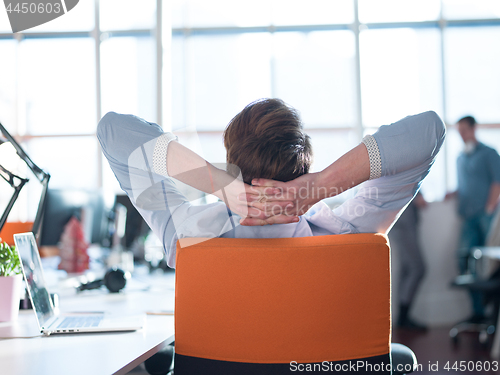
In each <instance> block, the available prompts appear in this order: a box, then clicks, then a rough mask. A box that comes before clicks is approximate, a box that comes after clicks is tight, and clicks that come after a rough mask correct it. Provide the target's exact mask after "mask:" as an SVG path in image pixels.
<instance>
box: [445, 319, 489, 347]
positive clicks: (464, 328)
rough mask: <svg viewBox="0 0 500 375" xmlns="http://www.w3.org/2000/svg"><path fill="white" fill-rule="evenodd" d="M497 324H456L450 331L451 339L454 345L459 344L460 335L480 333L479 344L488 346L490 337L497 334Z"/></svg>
mask: <svg viewBox="0 0 500 375" xmlns="http://www.w3.org/2000/svg"><path fill="white" fill-rule="evenodd" d="M495 330H496V329H495V323H493V322H484V323H470V322H461V323H458V324H455V325H454V326H453V328H452V329H450V333H449V335H450V338H451V339H452V340H453V342H454V343H458V335H459V334H460V333H463V332H477V333H479V342H480V343H481V344H483V345H486V344H487V343H488V341H489V339H490V337H491V336H492V335H493V334H494V333H495Z"/></svg>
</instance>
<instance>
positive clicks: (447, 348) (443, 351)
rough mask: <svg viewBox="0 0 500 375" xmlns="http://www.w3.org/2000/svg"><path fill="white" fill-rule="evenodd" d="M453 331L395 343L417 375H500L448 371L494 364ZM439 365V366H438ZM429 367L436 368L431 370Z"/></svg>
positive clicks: (139, 374) (401, 337)
mask: <svg viewBox="0 0 500 375" xmlns="http://www.w3.org/2000/svg"><path fill="white" fill-rule="evenodd" d="M448 332H449V328H433V329H431V330H429V331H428V332H426V333H418V332H413V331H406V330H399V329H395V330H394V331H393V335H392V336H393V338H392V341H393V342H398V343H401V344H405V345H407V346H409V347H410V348H411V349H412V350H413V351H414V352H415V355H416V356H417V359H418V362H419V363H420V364H422V368H421V369H419V370H418V371H417V372H415V373H414V374H418V375H431V374H432V375H445V374H446V375H449V374H456V373H460V374H463V375H465V374H467V375H479V374H490V375H492V374H500V371H496V372H495V371H493V370H490V371H469V370H466V371H460V370H453V369H450V370H446V369H445V365H446V363H447V362H449V363H450V367H452V366H453V363H455V361H457V362H458V365H459V362H460V361H467V362H474V364H475V365H477V364H479V363H481V364H482V365H484V363H485V362H486V361H489V362H490V363H492V360H491V359H490V356H489V350H490V347H486V348H485V347H483V346H482V345H481V344H480V343H479V341H478V337H477V334H472V333H471V334H461V335H460V341H459V343H458V345H454V344H453V342H452V341H451V340H450V338H449V336H448ZM436 363H437V367H436ZM429 364H430V365H432V367H431V368H429ZM499 367H500V362H499ZM129 374H130V375H147V372H146V370H145V369H144V366H143V365H140V366H138V367H137V368H135V369H134V370H132V371H131V372H129Z"/></svg>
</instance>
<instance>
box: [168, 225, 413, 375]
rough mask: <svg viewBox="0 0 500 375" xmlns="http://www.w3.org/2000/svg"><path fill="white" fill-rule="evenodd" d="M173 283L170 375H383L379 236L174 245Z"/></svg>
mask: <svg viewBox="0 0 500 375" xmlns="http://www.w3.org/2000/svg"><path fill="white" fill-rule="evenodd" d="M175 277H176V286H175V360H174V363H175V369H174V372H175V375H184V374H204V375H207V374H224V375H231V374H235V375H236V374H237V375H243V374H259V375H263V374H273V375H276V374H290V372H293V371H298V372H301V371H307V369H308V368H309V369H315V371H320V370H319V369H320V368H321V371H335V370H336V371H339V370H340V372H342V371H345V372H353V371H354V370H353V369H354V368H355V369H356V370H355V371H356V373H373V374H381V373H391V355H390V347H391V344H390V341H391V309H390V307H391V306H390V304H391V301H390V292H391V278H390V249H389V245H388V243H387V238H386V237H385V236H383V235H377V234H347V235H335V236H317V237H304V238H274V239H227V238H226V239H223V238H214V239H209V240H204V241H202V242H200V239H199V238H197V239H195V238H193V239H188V238H186V239H181V240H180V241H179V242H178V244H177V263H176V276H175ZM405 348H406V347H405ZM406 349H408V348H406ZM408 350H409V349H408ZM409 351H410V350H409ZM410 353H411V355H413V353H412V352H411V351H410ZM413 359H414V356H413ZM415 361H416V360H415ZM353 366H354V367H353ZM412 366H413V365H412ZM412 368H413V367H412ZM327 369H328V370H327ZM401 369H403V368H402V367H401ZM406 370H408V366H407V367H406ZM309 371H312V370H309ZM401 372H402V371H401ZM408 372H411V371H408Z"/></svg>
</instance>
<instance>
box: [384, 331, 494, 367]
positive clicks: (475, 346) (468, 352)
mask: <svg viewBox="0 0 500 375" xmlns="http://www.w3.org/2000/svg"><path fill="white" fill-rule="evenodd" d="M448 333H449V328H433V329H431V330H429V331H428V332H425V333H418V332H413V331H406V330H398V329H395V330H394V331H393V335H392V336H393V337H392V342H398V343H401V344H404V345H407V346H408V347H410V348H411V349H412V350H413V352H414V353H415V355H416V356H417V360H418V363H419V364H422V368H421V369H419V371H418V372H416V373H417V374H418V375H427V374H429V375H430V374H432V375H444V374H455V373H461V374H468V375H476V374H499V373H500V371H497V372H495V371H493V370H491V369H490V371H475V370H474V371H469V370H465V371H460V370H458V371H457V370H453V369H450V370H446V369H445V365H446V363H447V362H449V365H450V367H452V366H453V364H454V363H455V362H458V366H459V365H460V361H467V364H469V362H470V366H472V363H474V365H475V366H481V365H484V364H485V362H487V361H489V362H490V364H491V363H492V360H491V359H490V355H489V351H490V347H489V346H488V347H484V346H482V345H481V344H480V343H479V340H478V335H477V334H473V333H463V334H460V336H459V343H458V344H457V345H454V344H453V342H452V341H451V340H450V338H449V335H448ZM429 364H430V365H432V367H431V368H429ZM436 364H437V366H436ZM499 367H500V363H499Z"/></svg>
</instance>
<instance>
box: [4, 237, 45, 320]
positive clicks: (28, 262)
mask: <svg viewBox="0 0 500 375" xmlns="http://www.w3.org/2000/svg"><path fill="white" fill-rule="evenodd" d="M14 241H15V243H16V249H17V252H18V254H19V258H20V259H21V263H22V266H23V273H24V280H26V287H27V289H28V293H29V295H30V299H31V303H32V305H33V310H35V312H36V316H37V319H38V323H39V325H40V326H41V327H43V326H44V325H45V322H47V320H49V319H50V318H51V317H52V316H53V315H54V306H53V305H52V300H51V299H50V296H49V292H48V290H47V288H46V287H45V285H46V284H45V279H44V276H43V269H42V263H41V261H40V254H39V253H38V247H37V245H36V241H35V237H34V236H33V233H22V234H15V235H14Z"/></svg>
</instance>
